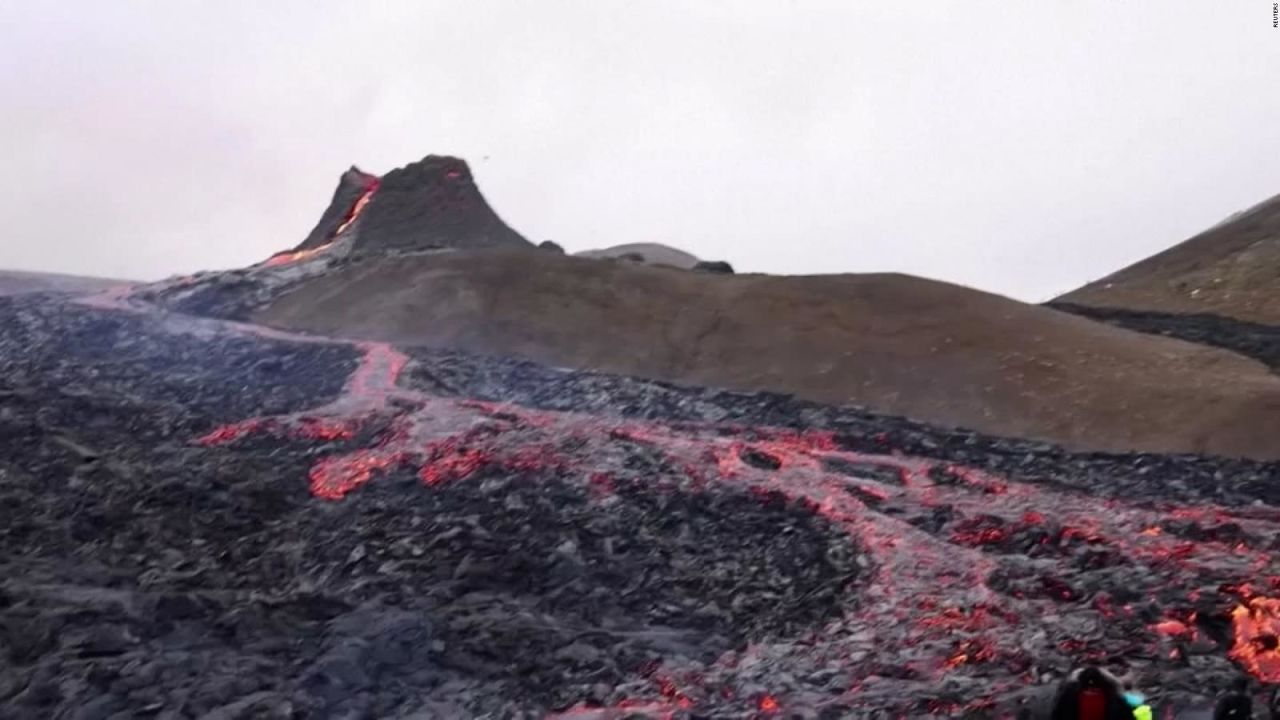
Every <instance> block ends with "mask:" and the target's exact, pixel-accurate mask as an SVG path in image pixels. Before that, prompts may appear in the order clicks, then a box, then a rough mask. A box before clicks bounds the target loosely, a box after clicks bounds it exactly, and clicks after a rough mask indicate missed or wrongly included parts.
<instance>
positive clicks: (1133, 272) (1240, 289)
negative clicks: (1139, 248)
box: [1056, 195, 1280, 325]
mask: <svg viewBox="0 0 1280 720" xmlns="http://www.w3.org/2000/svg"><path fill="white" fill-rule="evenodd" d="M1056 301H1057V302H1064V303H1074V304H1079V305H1090V306H1094V307H1116V308H1127V309H1131V310H1144V311H1155V312H1165V313H1211V314H1215V315H1221V316H1225V317H1231V318H1236V319H1238V320H1247V321H1250V322H1256V323H1263V324H1269V325H1280V195H1277V196H1275V197H1272V198H1270V199H1268V200H1266V201H1264V202H1262V203H1260V204H1258V205H1256V206H1254V207H1252V208H1250V209H1248V210H1246V211H1244V212H1242V213H1238V214H1236V215H1234V216H1232V217H1230V218H1228V219H1227V220H1225V221H1223V222H1221V223H1219V224H1218V225H1216V226H1214V227H1212V228H1210V229H1208V230H1206V231H1204V232H1202V233H1200V234H1199V235H1196V236H1195V237H1193V238H1191V239H1189V240H1187V241H1185V242H1182V243H1180V244H1178V245H1175V246H1173V247H1171V248H1169V249H1168V250H1165V251H1164V252H1161V253H1158V254H1156V255H1153V256H1151V257H1149V258H1147V259H1145V260H1142V261H1140V262H1138V263H1135V264H1133V265H1130V266H1129V267H1127V268H1124V269H1123V270H1120V271H1119V272H1116V273H1113V274H1111V275H1109V276H1107V277H1105V278H1102V279H1101V280H1098V281H1096V282H1092V283H1089V284H1088V285H1085V286H1084V287H1082V288H1080V289H1078V290H1074V291H1072V292H1069V293H1067V294H1066V295H1063V296H1061V297H1059V298H1057V299H1056Z"/></svg>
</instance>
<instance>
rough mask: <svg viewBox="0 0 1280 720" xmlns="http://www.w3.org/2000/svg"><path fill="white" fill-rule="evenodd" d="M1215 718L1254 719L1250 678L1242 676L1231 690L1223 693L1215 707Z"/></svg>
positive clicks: (1227, 719)
mask: <svg viewBox="0 0 1280 720" xmlns="http://www.w3.org/2000/svg"><path fill="white" fill-rule="evenodd" d="M1272 714H1274V713H1272ZM1213 720H1253V699H1252V698H1250V697H1249V681H1248V680H1246V679H1244V678H1240V679H1238V680H1236V681H1235V682H1234V683H1232V684H1231V691H1230V692H1228V693H1227V694H1226V695H1223V696H1222V698H1221V699H1219V700H1218V704H1217V706H1216V707H1214V708H1213Z"/></svg>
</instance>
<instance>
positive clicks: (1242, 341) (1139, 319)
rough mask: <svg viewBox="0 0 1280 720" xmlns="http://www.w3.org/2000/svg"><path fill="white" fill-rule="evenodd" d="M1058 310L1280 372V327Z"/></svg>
mask: <svg viewBox="0 0 1280 720" xmlns="http://www.w3.org/2000/svg"><path fill="white" fill-rule="evenodd" d="M1048 305H1049V307H1051V308H1053V309H1055V310H1062V311H1064V312H1069V313H1073V314H1076V315H1082V316H1084V317H1087V318H1091V319H1093V320H1100V321H1102V322H1105V323H1109V324H1111V325H1116V326H1118V327H1122V328H1125V329H1128V330H1136V331H1138V332H1143V333H1148V334H1151V335H1165V336H1168V337H1174V338H1178V339H1179V340H1186V341H1188V342H1193V343H1200V344H1202V345H1213V346H1215V347H1220V348H1222V349H1224V350H1231V351H1233V352H1237V353H1240V354H1241V355H1245V356H1247V357H1251V358H1253V359H1255V360H1259V361H1261V362H1264V363H1266V364H1267V366H1268V367H1270V368H1271V369H1272V370H1273V371H1276V372H1280V327H1275V326H1272V325H1263V324H1261V323H1253V322H1247V321H1244V320H1236V319H1235V318H1229V317H1223V316H1221V315H1212V314H1209V313H1183V314H1175V313H1158V312H1145V311H1139V310H1127V309H1124V308H1107V307H1093V306H1090V305H1076V304H1073V303H1064V302H1052V303H1049V304H1048Z"/></svg>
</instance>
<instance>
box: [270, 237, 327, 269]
mask: <svg viewBox="0 0 1280 720" xmlns="http://www.w3.org/2000/svg"><path fill="white" fill-rule="evenodd" d="M332 244H333V243H332V242H327V243H325V244H324V245H321V246H320V247H314V248H311V249H310V250H295V251H293V252H282V253H277V254H275V255H272V256H271V257H269V258H267V261H266V262H265V263H263V264H264V265H266V266H267V267H276V266H277V265H288V264H289V263H295V262H298V261H299V260H306V259H307V258H309V257H311V256H313V255H319V254H320V253H322V252H324V251H325V250H326V249H328V247H329V246H330V245H332Z"/></svg>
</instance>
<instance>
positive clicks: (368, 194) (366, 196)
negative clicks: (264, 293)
mask: <svg viewBox="0 0 1280 720" xmlns="http://www.w3.org/2000/svg"><path fill="white" fill-rule="evenodd" d="M379 182H380V181H379V180H378V178H373V179H372V180H370V181H369V184H368V185H365V186H364V192H362V193H360V197H359V198H357V199H356V201H355V203H354V204H352V206H351V209H350V210H348V211H347V215H346V217H345V218H343V220H342V224H340V225H338V229H337V230H335V231H333V235H332V236H331V238H337V237H338V236H339V235H341V234H342V233H344V232H346V231H347V228H349V227H351V225H352V223H354V222H355V221H356V220H358V219H359V218H360V214H361V213H362V212H364V208H365V206H366V205H368V204H369V200H370V199H372V198H373V193H374V192H376V191H377V189H378V184H379ZM332 244H333V240H332V239H331V240H329V242H327V243H325V244H323V245H321V246H319V247H313V248H311V249H309V250H295V251H293V252H282V253H277V254H275V255H272V256H271V257H269V258H267V261H266V262H265V263H263V264H264V265H266V266H267V267H276V266H278V265H288V264H289V263H295V262H298V261H299V260H306V259H307V258H309V257H312V256H314V255H317V254H319V253H322V252H324V251H325V250H326V249H327V248H328V247H329V246H330V245H332Z"/></svg>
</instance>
